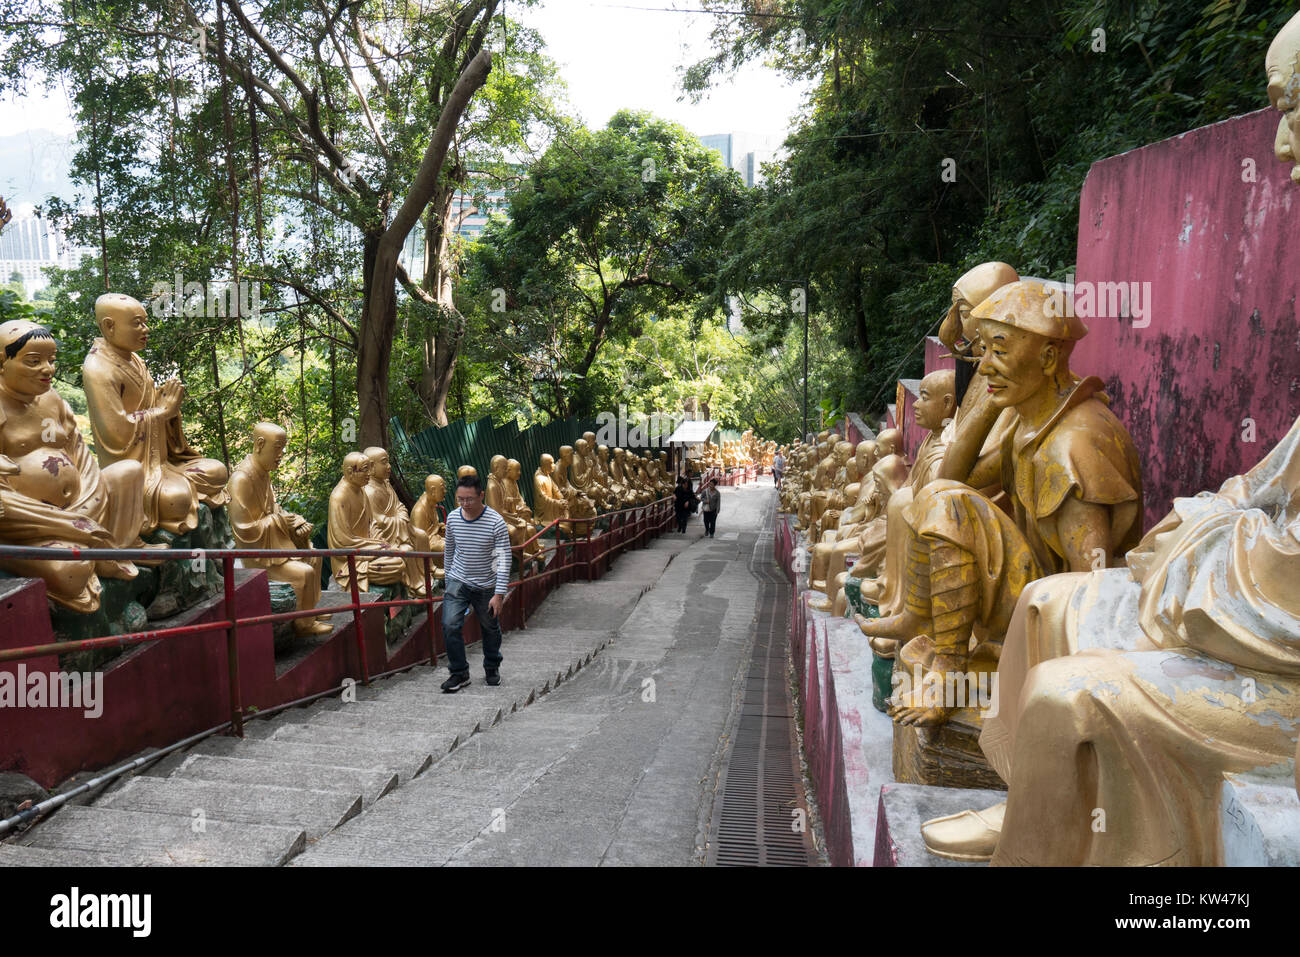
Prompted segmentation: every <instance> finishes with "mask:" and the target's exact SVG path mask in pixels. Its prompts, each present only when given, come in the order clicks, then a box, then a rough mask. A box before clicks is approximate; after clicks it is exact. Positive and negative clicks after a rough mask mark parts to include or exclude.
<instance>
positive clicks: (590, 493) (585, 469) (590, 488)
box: [560, 433, 613, 510]
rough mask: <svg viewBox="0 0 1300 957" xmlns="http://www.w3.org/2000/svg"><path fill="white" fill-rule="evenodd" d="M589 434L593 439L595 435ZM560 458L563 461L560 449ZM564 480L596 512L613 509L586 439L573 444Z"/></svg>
mask: <svg viewBox="0 0 1300 957" xmlns="http://www.w3.org/2000/svg"><path fill="white" fill-rule="evenodd" d="M589 434H590V435H592V436H593V438H594V436H595V433H589ZM564 448H568V446H567V445H566V446H565V447H564ZM560 457H561V461H563V459H564V449H560ZM565 478H566V479H567V481H568V484H569V486H570V487H571V488H574V489H577V491H578V493H579V494H580V495H584V496H586V497H587V498H588V499H589V500H590V501H591V503H592V505H593V506H594V508H596V509H597V510H599V509H608V508H611V507H613V503H612V502H610V500H609V499H610V495H609V490H608V489H607V488H605V486H604V484H603V483H602V482H601V478H600V471H599V469H598V468H597V467H596V453H595V450H594V449H593V448H592V446H590V445H589V444H588V443H587V440H586V439H578V440H577V441H576V442H574V443H573V449H572V452H571V455H570V458H569V467H568V474H567V475H566V476H565Z"/></svg>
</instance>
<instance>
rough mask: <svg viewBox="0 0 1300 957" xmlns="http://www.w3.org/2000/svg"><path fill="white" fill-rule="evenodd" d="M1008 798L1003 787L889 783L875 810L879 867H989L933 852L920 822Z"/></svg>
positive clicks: (876, 860)
mask: <svg viewBox="0 0 1300 957" xmlns="http://www.w3.org/2000/svg"><path fill="white" fill-rule="evenodd" d="M1004 800H1006V794H1005V792H1002V791H989V790H980V789H974V788H936V787H927V786H926V785H924V784H886V785H885V786H884V787H882V788H881V789H880V809H879V811H878V812H877V814H876V857H875V861H874V863H875V866H876V867H986V866H987V865H986V864H984V863H982V862H968V861H952V860H949V859H948V858H946V857H939V856H938V855H936V854H931V853H930V852H929V851H928V850H927V849H926V846H925V840H924V839H923V838H922V837H921V825H922V824H924V823H925V822H926V821H929V820H931V819H933V818H936V817H945V816H947V815H949V814H956V813H958V812H959V811H967V810H971V809H982V808H986V807H992V806H993V805H994V804H997V803H998V802H999V801H1004Z"/></svg>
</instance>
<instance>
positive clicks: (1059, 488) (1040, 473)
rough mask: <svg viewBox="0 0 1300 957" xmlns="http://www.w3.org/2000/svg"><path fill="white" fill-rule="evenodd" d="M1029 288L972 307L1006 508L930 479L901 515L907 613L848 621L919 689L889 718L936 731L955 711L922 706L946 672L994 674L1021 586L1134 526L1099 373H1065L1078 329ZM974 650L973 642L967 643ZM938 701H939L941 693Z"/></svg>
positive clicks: (1123, 460)
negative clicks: (886, 644)
mask: <svg viewBox="0 0 1300 957" xmlns="http://www.w3.org/2000/svg"><path fill="white" fill-rule="evenodd" d="M1057 305H1058V297H1057V296H1056V294H1054V293H1053V292H1052V291H1050V290H1049V289H1047V288H1046V287H1045V286H1043V285H1042V284H1041V283H1038V282H1024V281H1022V282H1017V283H1013V284H1011V285H1010V286H1004V287H1003V288H1002V289H1000V290H999V291H998V292H997V293H995V294H994V295H993V296H992V297H991V298H990V299H988V300H986V301H985V302H983V303H981V304H980V305H979V306H977V307H976V308H975V310H974V311H973V313H972V315H973V317H974V318H976V319H978V320H980V338H981V340H982V341H983V343H984V346H985V351H984V356H983V359H982V360H981V362H980V372H981V373H982V374H983V375H984V376H985V377H986V379H987V383H988V384H987V387H988V388H989V389H991V390H992V391H993V401H994V402H995V403H996V404H998V405H999V406H1001V407H1003V408H1014V409H1015V410H1016V415H1017V425H1016V429H1015V431H1014V432H1013V433H1012V434H1011V435H1010V436H1009V438H1008V440H1007V442H1006V443H1005V444H1004V445H1003V447H1002V461H1001V469H1002V473H1003V475H1004V479H1003V486H1004V487H1005V488H1006V489H1007V490H1008V491H1009V492H1010V493H1011V496H1012V502H1013V511H1012V515H1010V516H1009V515H1008V514H1007V513H1006V512H1004V511H1002V510H1001V509H999V508H998V507H997V506H995V505H994V504H993V503H992V502H991V501H990V500H989V499H987V498H986V497H984V496H982V495H981V494H980V493H979V492H977V491H975V490H974V489H972V488H971V487H969V486H967V485H963V484H962V483H960V482H954V481H951V480H946V479H940V480H937V481H935V482H932V483H930V484H929V485H928V486H926V487H925V488H924V489H922V490H921V491H920V492H919V493H918V494H917V495H916V497H915V499H914V501H913V502H912V504H911V505H910V506H909V507H908V508H907V510H906V515H905V518H906V522H907V526H908V551H907V566H908V567H907V571H906V581H907V585H908V594H907V596H906V601H905V604H904V609H903V611H901V612H900V613H899V614H896V615H891V616H889V617H887V618H878V619H871V620H868V619H865V618H862V617H861V616H858V617H857V621H858V624H859V625H860V627H861V628H862V631H863V633H864V634H866V635H867V636H868V637H871V638H888V639H894V640H903V641H906V644H905V645H904V646H903V647H902V650H901V651H900V652H899V656H900V658H901V660H902V663H903V664H904V665H905V666H906V670H907V671H908V672H909V673H910V672H912V671H913V669H914V668H915V667H919V668H920V669H921V670H922V673H923V679H924V680H923V682H922V685H921V686H920V687H916V688H911V689H909V690H906V691H904V692H902V693H900V694H899V695H898V697H897V698H896V699H895V701H894V703H893V704H892V706H891V708H890V715H891V716H892V717H893V718H894V720H895V721H897V722H899V723H902V724H913V725H922V726H925V725H935V724H941V723H943V722H944V721H946V720H947V718H948V715H949V714H950V713H951V712H952V711H953V710H954V708H953V707H950V706H946V705H933V704H926V703H924V702H932V701H933V700H934V698H935V695H934V692H933V687H932V686H933V684H934V683H935V682H936V681H937V682H938V683H939V685H940V686H942V683H943V680H944V675H945V674H965V673H966V672H968V671H992V670H993V669H994V668H995V667H996V665H997V659H998V656H999V654H1000V651H1001V646H1002V639H1003V637H1004V636H1005V634H1006V629H1007V625H1008V624H1009V623H1010V620H1011V612H1012V610H1013V609H1014V608H1015V604H1016V601H1017V599H1018V598H1019V597H1020V592H1021V591H1023V590H1024V587H1025V586H1026V585H1027V584H1028V583H1029V582H1031V581H1033V580H1035V579H1037V578H1041V577H1043V575H1045V574H1053V573H1055V572H1058V571H1065V570H1073V571H1082V570H1086V569H1089V568H1093V567H1095V565H1096V564H1097V563H1098V562H1101V563H1104V564H1106V565H1110V564H1113V562H1114V561H1115V559H1116V557H1117V556H1120V555H1123V554H1124V552H1126V551H1127V550H1128V548H1130V547H1131V546H1132V545H1133V544H1134V543H1135V542H1136V541H1137V538H1138V536H1139V534H1140V530H1141V524H1140V523H1141V512H1142V480H1141V477H1140V466H1139V463H1138V457H1137V450H1136V449H1135V448H1134V446H1133V441H1132V439H1131V438H1130V436H1129V434H1128V432H1127V430H1126V429H1125V428H1124V426H1123V425H1122V424H1121V423H1120V422H1119V420H1118V419H1117V418H1115V415H1114V414H1113V413H1112V412H1111V411H1110V409H1109V407H1108V406H1107V404H1106V402H1105V400H1104V393H1102V392H1101V388H1102V382H1101V380H1100V379H1097V378H1095V377H1090V378H1088V379H1084V380H1082V381H1080V380H1079V379H1078V378H1077V377H1076V376H1075V375H1073V373H1072V372H1071V371H1070V367H1069V356H1070V352H1071V351H1072V349H1073V344H1074V342H1076V341H1077V340H1078V339H1081V338H1082V337H1083V336H1084V335H1086V334H1087V329H1086V328H1085V327H1084V325H1083V323H1082V322H1080V321H1079V320H1078V319H1077V318H1076V317H1075V316H1074V315H1073V314H1072V312H1071V311H1070V310H1068V309H1067V310H1065V312H1066V314H1065V315H1060V314H1059V311H1060V310H1059V309H1058V308H1057ZM972 642H974V649H973V650H971V643H972ZM940 697H941V696H940Z"/></svg>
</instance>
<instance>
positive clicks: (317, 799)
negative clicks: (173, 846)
mask: <svg viewBox="0 0 1300 957" xmlns="http://www.w3.org/2000/svg"><path fill="white" fill-rule="evenodd" d="M95 807H113V808H120V809H121V810H124V811H149V812H150V813H153V814H173V815H179V816H181V817H184V818H186V819H191V818H192V817H193V815H194V812H195V811H196V810H201V811H202V812H203V814H204V816H205V817H206V818H207V819H208V820H209V821H214V820H216V821H234V822H239V821H242V822H244V823H247V824H278V825H282V826H296V827H301V828H302V829H303V830H304V831H306V832H307V838H308V840H313V841H314V840H316V839H317V838H318V837H320V836H321V835H322V834H325V833H328V832H329V831H332V830H334V828H336V827H338V826H339V825H340V824H342V823H343V822H344V821H346V820H348V819H350V818H352V817H355V816H356V815H357V814H360V813H361V795H360V793H353V792H347V791H315V790H310V789H306V788H286V787H276V786H273V785H268V784H226V783H224V782H221V781H196V780H192V779H188V778H148V777H143V778H142V777H136V778H131V779H130V780H129V781H127V782H126V784H125V785H124V786H123V787H121V788H120V789H118V790H117V791H114V792H113V793H112V794H110V795H108V796H107V797H105V798H101V799H100V800H99V801H98V802H96V804H95Z"/></svg>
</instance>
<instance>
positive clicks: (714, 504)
mask: <svg viewBox="0 0 1300 957" xmlns="http://www.w3.org/2000/svg"><path fill="white" fill-rule="evenodd" d="M721 507H722V493H721V492H719V491H718V480H717V479H709V484H708V485H706V486H705V487H704V488H703V489H701V490H700V514H701V515H702V516H704V534H706V535H708V536H709V538H712V537H713V530H714V529H716V528H717V527H718V510H719V509H720V508H721Z"/></svg>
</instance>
